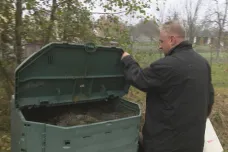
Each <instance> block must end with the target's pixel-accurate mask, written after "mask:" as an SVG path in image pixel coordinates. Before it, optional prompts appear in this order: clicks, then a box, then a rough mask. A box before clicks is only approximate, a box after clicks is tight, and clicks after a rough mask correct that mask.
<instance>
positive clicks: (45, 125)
mask: <svg viewBox="0 0 228 152" xmlns="http://www.w3.org/2000/svg"><path fill="white" fill-rule="evenodd" d="M121 54H122V49H120V48H114V47H102V46H98V47H94V46H93V45H75V44H64V43H51V44H48V45H46V46H45V47H43V48H42V49H40V50H39V51H38V52H36V53H34V54H33V55H31V56H30V57H29V58H28V59H26V60H25V61H24V62H23V63H21V64H20V65H19V66H18V68H17V69H16V72H15V95H13V97H12V100H11V151H12V152H65V151H67V152H136V151H137V148H138V132H139V128H140V119H141V111H140V107H139V105H138V104H136V103H133V102H130V101H127V100H124V99H123V96H124V95H125V94H126V93H128V89H129V85H128V84H127V83H126V81H125V79H124V75H123V69H122V68H123V65H122V64H121V62H120V58H121ZM63 115H65V117H63ZM79 115H80V120H79ZM88 115H89V116H88ZM82 116H83V117H82ZM87 119H88V120H87ZM71 121H72V122H74V123H72V122H71ZM85 121H86V122H85ZM70 123H71V125H69V124H70Z"/></svg>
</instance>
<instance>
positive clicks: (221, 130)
mask: <svg viewBox="0 0 228 152" xmlns="http://www.w3.org/2000/svg"><path fill="white" fill-rule="evenodd" d="M210 120H211V122H212V124H213V127H214V128H215V130H216V133H217V135H218V137H219V140H220V142H221V144H222V146H223V148H224V150H225V151H227V150H228V88H219V89H216V90H215V104H214V106H213V110H212V113H211V116H210Z"/></svg>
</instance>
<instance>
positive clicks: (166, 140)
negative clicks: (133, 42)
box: [122, 41, 214, 152]
mask: <svg viewBox="0 0 228 152" xmlns="http://www.w3.org/2000/svg"><path fill="white" fill-rule="evenodd" d="M122 62H123V63H124V67H125V69H124V72H125V77H126V79H127V80H128V81H129V83H130V84H131V85H133V86H135V87H136V88H138V89H140V90H142V91H144V92H146V93H147V97H146V114H145V124H144V127H143V144H144V150H145V152H203V146H204V131H205V126H206V119H207V116H208V115H209V113H210V111H211V107H212V104H213V102H214V89H213V85H212V83H211V69H210V66H209V64H208V62H207V61H206V60H205V59H204V58H203V57H201V56H200V55H199V54H197V53H196V52H195V51H194V50H193V48H192V45H191V44H190V43H188V42H187V41H183V42H182V43H180V44H179V45H178V46H176V47H175V48H173V49H172V50H171V51H170V53H169V54H168V55H166V56H165V57H164V58H162V59H159V60H158V61H156V62H154V63H152V64H151V65H150V66H149V67H147V68H145V69H141V68H140V66H139V64H138V63H137V62H136V61H135V60H134V59H133V58H132V57H131V56H127V57H125V58H123V59H122Z"/></svg>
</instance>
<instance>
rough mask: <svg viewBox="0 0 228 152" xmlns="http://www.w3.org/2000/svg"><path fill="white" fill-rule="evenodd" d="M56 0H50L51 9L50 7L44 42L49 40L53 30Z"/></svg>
mask: <svg viewBox="0 0 228 152" xmlns="http://www.w3.org/2000/svg"><path fill="white" fill-rule="evenodd" d="M57 7H58V6H57V0H52V9H51V15H50V21H49V25H48V29H47V35H46V37H45V40H44V43H45V44H47V43H49V42H50V37H51V34H52V32H53V26H54V21H55V12H56V9H57Z"/></svg>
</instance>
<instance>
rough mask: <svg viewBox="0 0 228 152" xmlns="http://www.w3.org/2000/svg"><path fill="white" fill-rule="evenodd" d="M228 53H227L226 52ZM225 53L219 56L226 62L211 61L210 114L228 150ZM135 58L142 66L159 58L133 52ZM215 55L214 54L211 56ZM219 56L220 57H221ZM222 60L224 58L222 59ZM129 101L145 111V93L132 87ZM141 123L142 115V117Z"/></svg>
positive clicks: (224, 146) (207, 54)
mask: <svg viewBox="0 0 228 152" xmlns="http://www.w3.org/2000/svg"><path fill="white" fill-rule="evenodd" d="M200 54H201V55H202V56H204V57H205V58H206V59H208V60H209V59H210V53H200ZM227 54H228V53H227ZM227 54H226V53H221V58H223V59H224V58H225V59H226V60H227V62H223V63H222V62H212V64H211V69H212V83H213V85H214V87H215V105H214V107H213V110H212V114H211V116H210V119H211V122H212V124H213V126H214V128H215V130H216V133H217V135H218V137H219V139H220V142H221V144H222V146H223V148H224V152H228V119H227V117H228V57H227ZM134 57H135V59H136V60H137V61H138V62H139V64H140V65H141V66H142V67H146V66H148V65H149V64H150V63H152V62H153V61H155V60H157V59H159V58H160V54H159V53H145V52H143V53H139V52H137V53H136V54H134ZM213 57H215V56H213ZM221 58H220V59H221ZM223 61H224V60H223ZM126 98H128V99H129V100H131V101H134V102H137V103H139V104H140V105H141V107H142V115H144V113H145V106H146V103H145V100H146V94H145V93H144V92H141V91H139V90H137V89H135V88H134V87H131V88H130V91H129V93H128V95H126ZM141 123H142V125H143V123H144V117H142V122H141Z"/></svg>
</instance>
